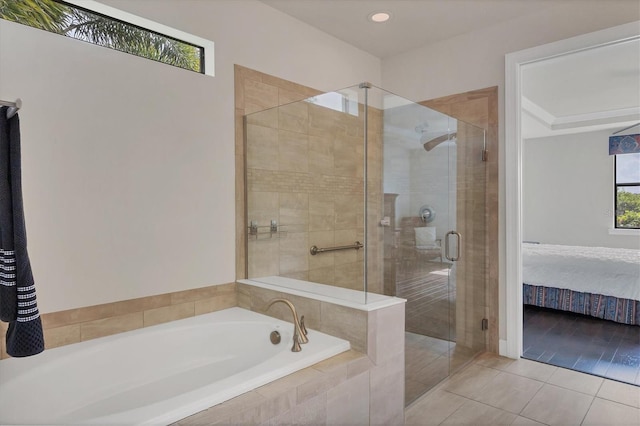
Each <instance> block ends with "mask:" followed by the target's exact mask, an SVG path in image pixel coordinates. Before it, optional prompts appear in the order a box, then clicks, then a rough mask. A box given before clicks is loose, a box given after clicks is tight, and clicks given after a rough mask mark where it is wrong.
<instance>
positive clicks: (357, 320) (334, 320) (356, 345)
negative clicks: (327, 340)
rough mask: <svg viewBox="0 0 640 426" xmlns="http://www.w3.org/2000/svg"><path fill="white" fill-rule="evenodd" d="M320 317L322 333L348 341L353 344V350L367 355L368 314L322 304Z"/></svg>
mask: <svg viewBox="0 0 640 426" xmlns="http://www.w3.org/2000/svg"><path fill="white" fill-rule="evenodd" d="M320 317H321V328H320V331H322V332H323V333H327V334H330V335H332V336H336V337H341V338H343V339H346V340H348V341H349V342H351V348H352V349H353V350H356V351H358V352H362V353H366V351H367V313H366V312H365V311H360V310H357V309H351V308H347V307H345V306H340V305H333V304H331V303H326V302H321V304H320Z"/></svg>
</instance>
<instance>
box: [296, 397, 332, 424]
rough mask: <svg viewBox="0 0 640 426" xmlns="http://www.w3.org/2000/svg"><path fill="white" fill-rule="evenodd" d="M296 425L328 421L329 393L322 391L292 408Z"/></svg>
mask: <svg viewBox="0 0 640 426" xmlns="http://www.w3.org/2000/svg"><path fill="white" fill-rule="evenodd" d="M292 417H293V424H294V425H323V424H325V423H326V422H327V394H326V393H322V394H320V395H318V396H316V397H314V398H310V399H308V400H306V401H304V402H302V403H301V404H298V405H296V406H295V407H294V408H293V410H292Z"/></svg>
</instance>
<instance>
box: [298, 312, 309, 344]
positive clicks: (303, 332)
mask: <svg viewBox="0 0 640 426" xmlns="http://www.w3.org/2000/svg"><path fill="white" fill-rule="evenodd" d="M300 331H302V335H303V336H305V337H307V334H308V331H307V327H305V326H304V315H302V316H301V317H300ZM307 341H309V338H308V337H307Z"/></svg>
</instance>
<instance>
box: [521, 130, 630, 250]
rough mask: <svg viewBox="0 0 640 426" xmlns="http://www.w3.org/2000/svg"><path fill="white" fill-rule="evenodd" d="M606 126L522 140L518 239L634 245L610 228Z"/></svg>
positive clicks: (610, 167) (610, 186)
mask: <svg viewBox="0 0 640 426" xmlns="http://www.w3.org/2000/svg"><path fill="white" fill-rule="evenodd" d="M610 135H611V131H600V132H591V133H579V134H573V135H565V136H555V137H546V138H537V139H526V140H525V141H524V155H523V164H522V166H523V174H522V182H523V183H522V189H523V192H522V197H523V200H522V220H523V222H522V223H523V237H524V238H523V239H524V240H526V241H538V242H541V243H547V244H564V245H576V246H591V247H620V248H635V249H638V248H640V236H634V235H609V229H611V228H612V227H613V211H614V205H613V200H614V189H613V157H612V156H609V136H610Z"/></svg>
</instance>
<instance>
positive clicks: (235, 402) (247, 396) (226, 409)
mask: <svg viewBox="0 0 640 426" xmlns="http://www.w3.org/2000/svg"><path fill="white" fill-rule="evenodd" d="M264 401H265V397H264V396H262V395H260V394H259V393H257V392H255V391H252V392H247V393H243V394H242V395H238V396H237V397H235V398H232V399H230V400H228V401H225V402H223V403H222V404H218V405H216V406H213V407H211V408H209V409H207V410H204V411H201V412H199V413H196V414H194V415H192V416H189V417H187V418H185V419H182V420H180V422H178V423H177V424H179V425H180V426H196V425H210V424H215V423H217V422H219V421H223V420H226V419H228V418H229V417H231V416H233V415H234V414H237V413H238V412H240V411H243V410H247V409H251V408H254V407H257V406H259V405H260V404H262V403H263V402H264Z"/></svg>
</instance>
